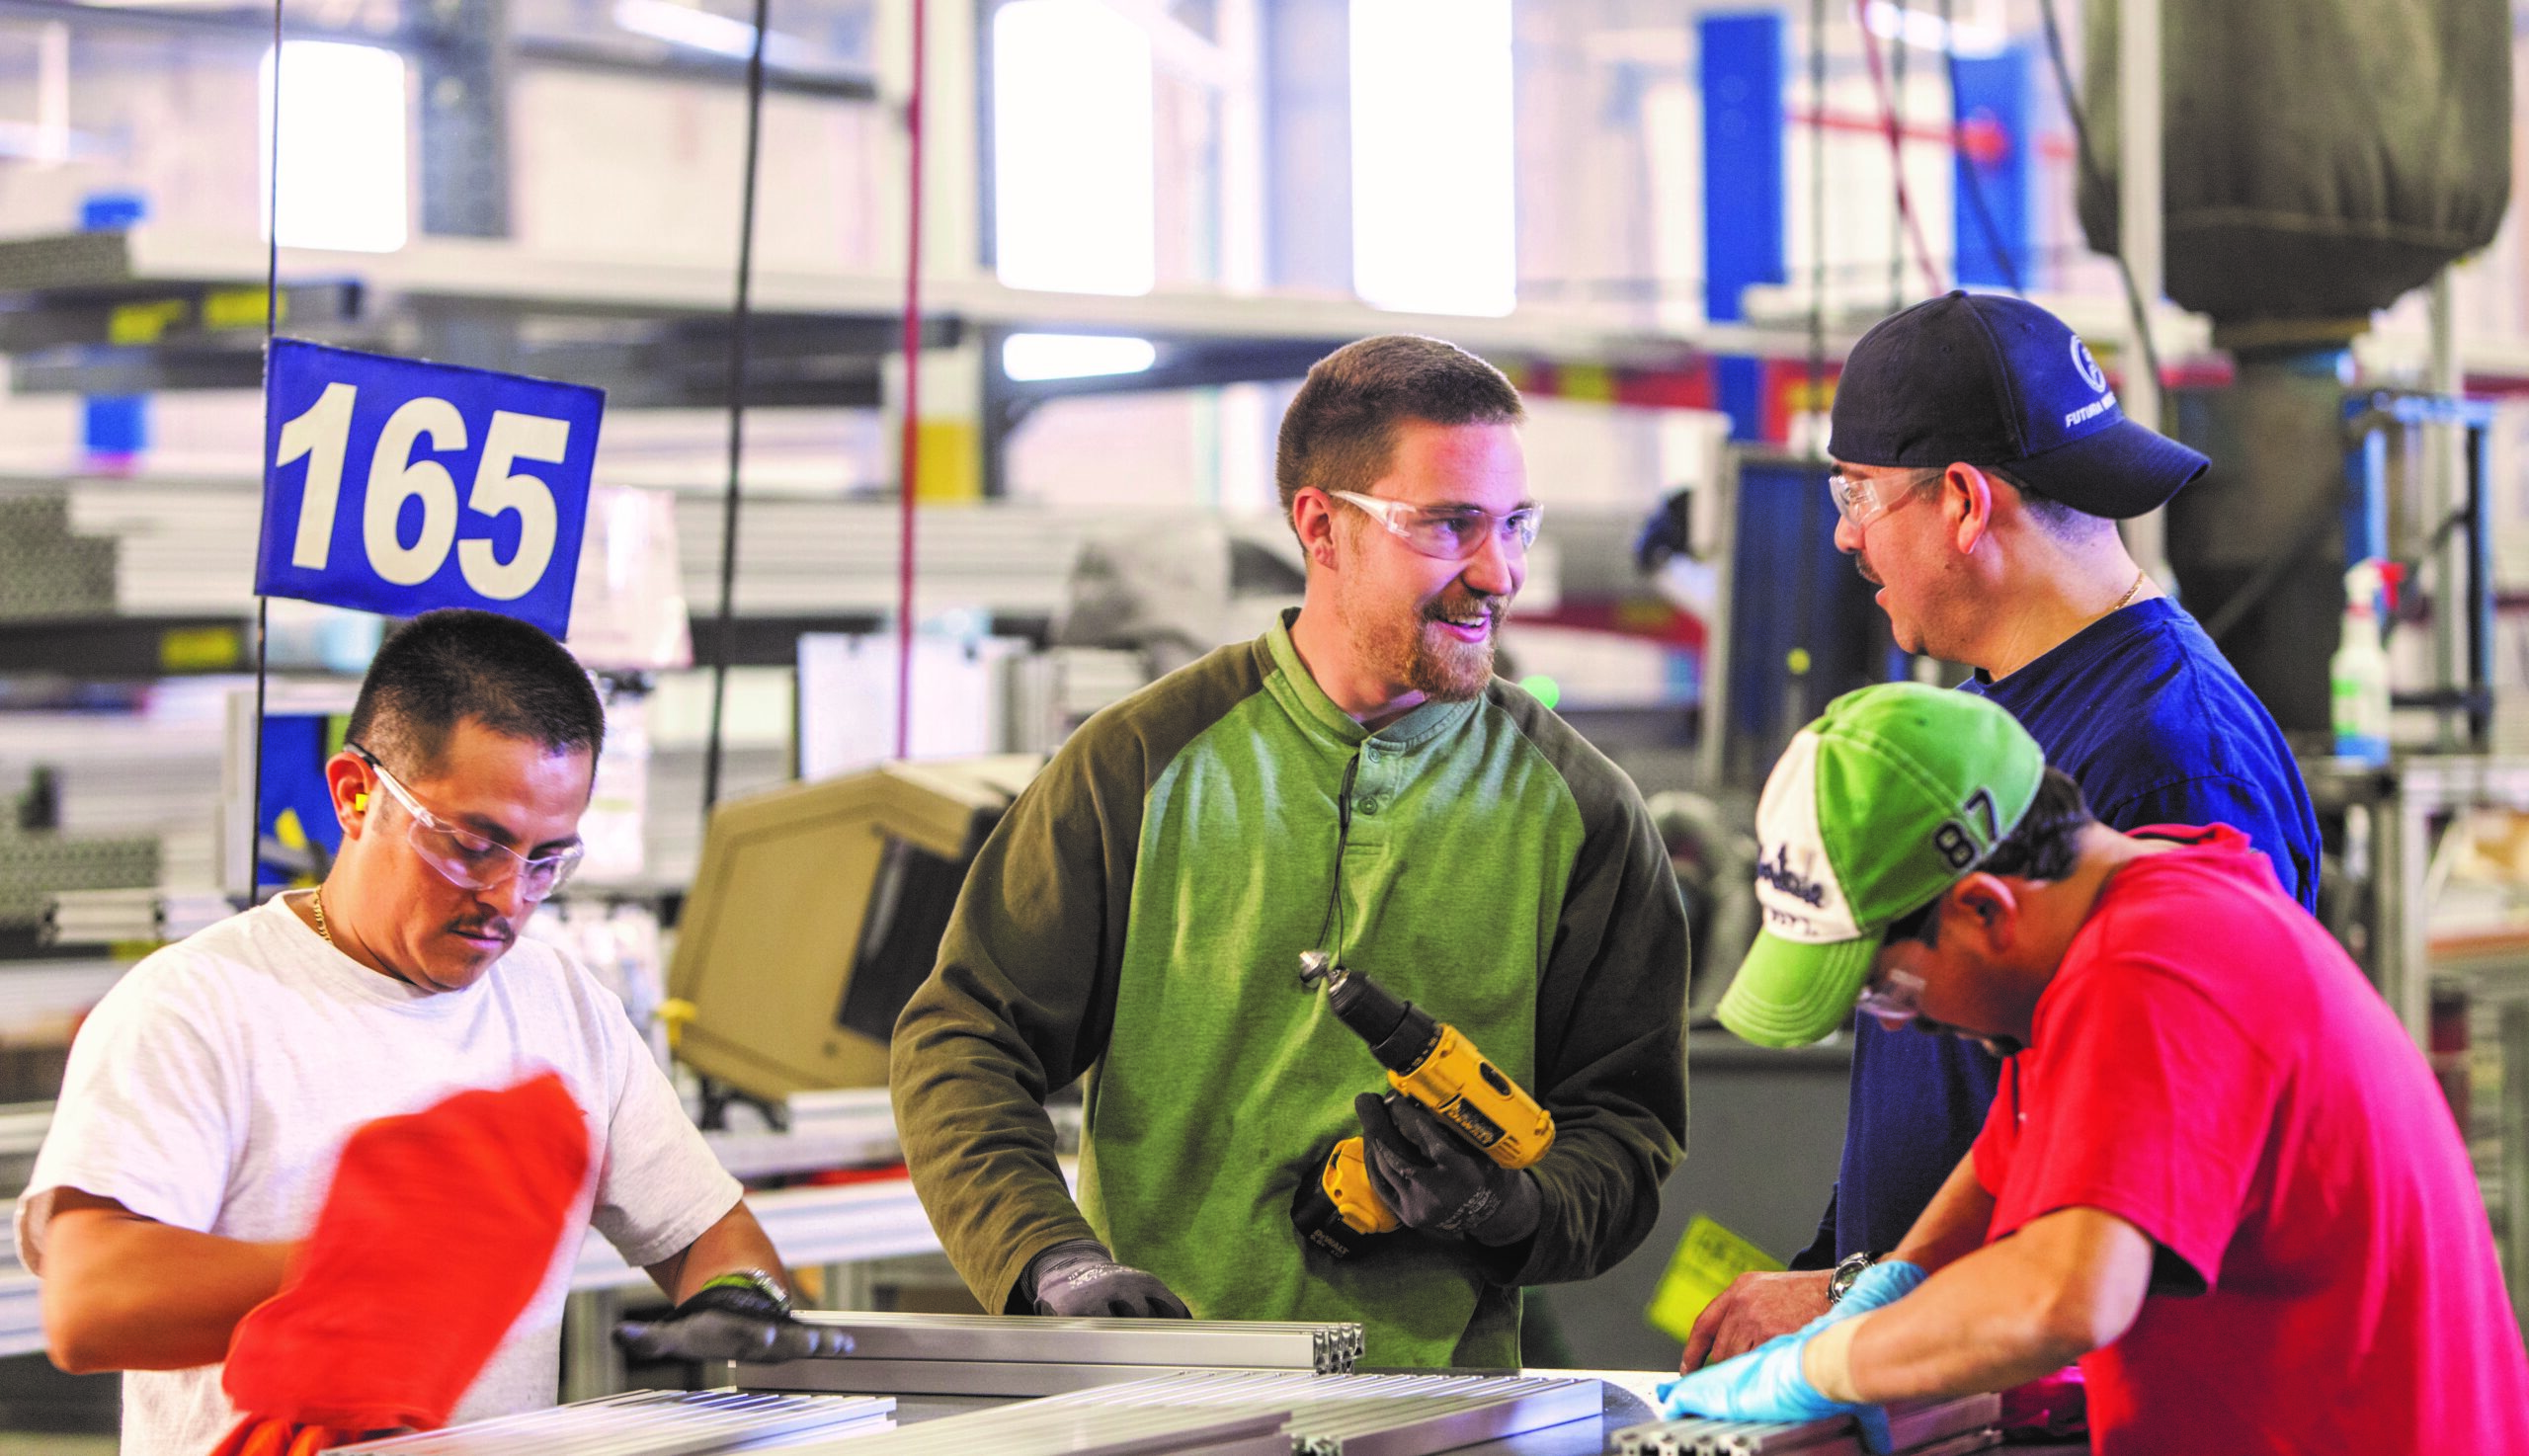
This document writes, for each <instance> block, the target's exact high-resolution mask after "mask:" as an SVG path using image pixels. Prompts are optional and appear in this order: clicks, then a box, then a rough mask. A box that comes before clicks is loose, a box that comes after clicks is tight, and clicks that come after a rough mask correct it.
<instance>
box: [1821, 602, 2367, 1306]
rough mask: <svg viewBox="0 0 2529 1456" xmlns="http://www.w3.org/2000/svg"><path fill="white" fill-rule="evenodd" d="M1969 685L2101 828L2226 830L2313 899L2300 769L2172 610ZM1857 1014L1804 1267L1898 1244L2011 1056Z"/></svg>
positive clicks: (2311, 823)
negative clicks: (1831, 1192) (1829, 1192)
mask: <svg viewBox="0 0 2529 1456" xmlns="http://www.w3.org/2000/svg"><path fill="white" fill-rule="evenodd" d="M1964 690H1965V691H1969V692H1977V693H1982V694H1983V695H1985V696H1986V697H1989V698H1992V699H1993V700H1994V701H1996V702H1998V703H2000V704H2001V705H2002V706H2003V707H2006V708H2008V709H2010V711H2011V716H2013V717H2015V718H2017V719H2019V721H2020V726H2022V727H2024V728H2026V729H2027V730H2028V732H2029V736H2030V737H2032V738H2034V739H2036V740H2037V745H2038V747H2039V748H2041V749H2044V750H2045V751H2046V762H2047V763H2048V764H2050V765H2052V766H2054V767H2055V768H2061V769H2063V770H2064V771H2065V772H2066V773H2068V774H2071V775H2072V777H2073V780H2074V781H2075V782H2077V783H2079V784H2080V786H2081V795H2082V797H2084V798H2086V799H2087V800H2089V805H2090V812H2091V813H2093V814H2095V815H2097V816H2098V819H2099V822H2100V823H2102V824H2105V825H2106V826H2108V827H2109V828H2110V829H2137V828H2140V827H2142V826H2144V825H2147V824H2197V825H2201V824H2217V823H2218V824H2227V825H2230V826H2231V827H2232V828H2234V829H2237V830H2239V831H2240V832H2242V833H2243V834H2245V835H2246V836H2247V837H2248V840H2249V842H2250V843H2251V844H2253V845H2255V846H2256V848H2257V849H2261V850H2263V851H2264V852H2265V856H2266V857H2267V858H2268V859H2270V860H2272V861H2273V862H2274V872H2275V877H2276V878H2277V879H2279V880H2281V881H2282V882H2283V887H2284V888H2285V889H2286V890H2289V891H2291V892H2292V894H2293V895H2294V896H2295V897H2296V898H2297V899H2299V900H2300V902H2301V904H2302V905H2303V906H2304V907H2305V908H2311V909H2315V908H2316V907H2317V904H2318V894H2319V821H2318V816H2317V815H2316V814H2315V813H2313V812H2312V811H2311V809H2310V793H2309V789H2308V788H2307V786H2305V785H2304V784H2303V783H2302V781H2301V769H2300V767H2299V766H2298V765H2297V764H2295V763H2294V762H2293V760H2292V751H2291V749H2289V748H2288V747H2286V746H2285V744H2284V742H2283V734H2282V731H2281V730H2280V729H2278V728H2276V727H2275V726H2274V719H2273V718H2272V717H2271V716H2270V715H2268V714H2267V712H2266V710H2265V706H2264V704H2262V703H2260V702H2258V701H2257V700H2256V698H2255V697H2254V696H2253V695H2251V694H2250V693H2249V691H2248V689H2247V685H2245V684H2243V683H2242V682H2241V681H2240V675H2239V674H2238V673H2236V672H2233V671H2232V670H2231V665H2230V664H2229V663H2228V662H2226V661H2224V660H2223V658H2222V654H2221V652H2220V650H2219V649H2217V648H2216V647H2214V645H2213V639H2212V638H2210V637H2207V636H2205V635H2204V629H2203V628H2202V627H2199V626H2197V625H2196V623H2195V618H2193V617H2191V616H2189V615H2187V614H2186V612H2185V611H2184V610H2182V609H2181V608H2180V607H2178V606H2177V604H2176V603H2174V602H2169V601H2165V600H2162V599H2154V600H2152V601H2149V602H2138V603H2136V604H2134V605H2133V606H2132V607H2126V608H2124V609H2123V610H2120V611H2115V612H2111V613H2109V614H2108V615H2106V616H2104V617H2101V618H2100V619H2098V620H2097V621H2094V622H2092V623H2090V624H2089V625H2088V626H2086V627H2083V628H2082V629H2081V630H2080V632H2078V633H2075V634H2074V635H2073V636H2072V637H2071V638H2070V639H2069V640H2067V641H2065V642H2064V643H2062V644H2061V645H2059V646H2057V647H2056V648H2055V649H2054V650H2053V651H2051V652H2049V653H2047V654H2046V655H2045V656H2043V657H2041V658H2039V659H2037V661H2035V662H2033V663H2030V664H2029V665H2028V666H2026V667H2024V668H2022V669H2020V670H2019V671H2018V672H2016V673H2013V674H2011V675H2010V676H2009V677H2007V678H2004V679H2002V680H2001V681H2000V682H1999V683H1997V682H1993V681H1991V680H1989V679H1987V678H1985V676H1984V675H1983V674H1982V673H1979V674H1978V675H1977V677H1976V680H1975V681H1974V682H1971V683H1969V684H1967V685H1966V687H1965V688H1964ZM1857 1022H1858V1024H1857V1025H1856V1027H1855V1031H1854V1041H1853V1083H1852V1097H1851V1110H1850V1112H1849V1114H1848V1115H1847V1118H1846V1121H1845V1125H1844V1159H1843V1167H1842V1170H1841V1172H1840V1173H1838V1175H1837V1178H1836V1198H1835V1201H1834V1202H1833V1203H1832V1204H1831V1205H1829V1207H1828V1210H1827V1217H1826V1219H1825V1220H1824V1221H1823V1222H1822V1223H1821V1225H1820V1227H1819V1230H1818V1242H1817V1243H1815V1244H1813V1245H1811V1246H1810V1248H1809V1250H1808V1251H1807V1252H1806V1253H1804V1254H1802V1255H1801V1256H1800V1257H1799V1258H1798V1259H1796V1260H1795V1261H1794V1262H1795V1263H1796V1264H1798V1265H1800V1266H1802V1267H1820V1266H1823V1265H1825V1264H1827V1263H1832V1262H1833V1261H1834V1260H1835V1259H1836V1258H1840V1257H1842V1256H1843V1255H1845V1254H1853V1253H1856V1252H1862V1251H1867V1252H1869V1253H1872V1254H1886V1253H1887V1252H1888V1251H1890V1250H1892V1249H1894V1248H1896V1247H1897V1245H1898V1243H1899V1241H1900V1240H1902V1239H1904V1238H1905V1236H1906V1231H1907V1230H1909V1229H1911V1228H1913V1227H1914V1224H1915V1219H1916V1218H1917V1216H1918V1215H1919V1214H1921V1213H1922V1211H1923V1209H1924V1207H1925V1206H1926V1205H1928V1204H1929V1203H1930V1202H1931V1200H1932V1195H1933V1194H1934V1193H1937V1192H1938V1191H1940V1185H1941V1183H1942V1182H1943V1181H1945V1180H1946V1179H1947V1178H1948V1177H1949V1174H1950V1173H1951V1172H1952V1171H1953V1170H1955V1169H1956V1168H1957V1167H1958V1162H1959V1160H1960V1159H1962V1158H1964V1157H1966V1156H1967V1150H1968V1147H1969V1146H1970V1145H1971V1144H1973V1143H1974V1142H1975V1140H1976V1134H1977V1131H1978V1130H1979V1129H1980V1128H1982V1127H1983V1126H1984V1125H1985V1109H1986V1108H1987V1107H1989V1106H1991V1105H1992V1103H1993V1100H1994V1089H1995V1087H1996V1085H1997V1084H1998V1083H1999V1081H2000V1079H2001V1066H2002V1064H2001V1063H2000V1062H1999V1060H1997V1059H1996V1058H1995V1057H1994V1056H1993V1054H1991V1053H1990V1052H1987V1051H1986V1050H1985V1049H1984V1048H1983V1047H1982V1046H1979V1045H1978V1044H1976V1043H1975V1042H1972V1041H1966V1040H1963V1039H1961V1038H1959V1037H1955V1036H1950V1035H1947V1034H1943V1033H1930V1032H1924V1031H1918V1030H1916V1029H1914V1028H1913V1027H1908V1028H1906V1029H1904V1030H1902V1031H1890V1030H1887V1029H1886V1028H1884V1027H1882V1026H1881V1025H1880V1024H1879V1023H1878V1022H1876V1021H1874V1020H1872V1019H1871V1018H1870V1017H1868V1016H1862V1017H1859V1018H1857ZM1831 1246H1832V1249H1833V1253H1832V1254H1830V1247H1831Z"/></svg>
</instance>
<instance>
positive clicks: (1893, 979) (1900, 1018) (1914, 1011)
mask: <svg viewBox="0 0 2529 1456" xmlns="http://www.w3.org/2000/svg"><path fill="white" fill-rule="evenodd" d="M1853 1009H1854V1010H1856V1011H1860V1012H1861V1013H1862V1014H1864V1015H1866V1016H1870V1017H1872V1018H1874V1019H1876V1020H1877V1021H1878V1022H1879V1024H1880V1025H1882V1026H1885V1027H1887V1028H1888V1029H1890V1030H1891V1031H1895V1030H1898V1029H1900V1028H1902V1027H1904V1026H1905V1025H1907V1024H1908V1023H1909V1022H1911V1021H1913V1020H1914V1019H1915V1018H1916V1017H1917V1016H1918V1015H1921V1014H1922V1011H1923V981H1922V978H1921V977H1920V976H1915V975H1909V974H1908V973H1906V972H1904V971H1898V970H1890V971H1883V972H1881V973H1880V974H1879V975H1876V976H1873V977H1871V978H1870V984H1868V985H1866V986H1864V987H1862V989H1861V996H1860V998H1859V999H1858V1000H1856V1001H1855V1002H1854V1003H1853Z"/></svg>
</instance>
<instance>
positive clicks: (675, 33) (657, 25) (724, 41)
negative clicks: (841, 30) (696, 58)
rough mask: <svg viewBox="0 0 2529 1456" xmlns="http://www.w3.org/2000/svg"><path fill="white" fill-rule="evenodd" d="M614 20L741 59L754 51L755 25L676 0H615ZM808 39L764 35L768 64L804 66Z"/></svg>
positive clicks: (630, 28)
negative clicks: (682, 3)
mask: <svg viewBox="0 0 2529 1456" xmlns="http://www.w3.org/2000/svg"><path fill="white" fill-rule="evenodd" d="M614 23H615V25H617V26H619V27H621V28H622V29H624V30H627V31H630V32H631V33H632V34H633V35H636V36H647V37H649V38H650V39H651V40H665V41H667V42H668V43H669V44H671V45H684V46H688V47H690V48H692V49H694V50H707V51H709V52H711V53H712V54H713V55H727V56H734V57H736V58H737V59H739V60H744V59H746V58H747V57H748V56H750V55H753V54H754V53H755V27H753V26H751V25H748V24H747V23H746V22H745V21H742V20H736V19H733V18H731V17H729V16H725V15H714V14H713V13H711V12H710V11H708V10H703V9H700V8H699V7H696V6H693V5H679V4H676V3H675V0H614ZM809 50H810V48H809V46H808V43H807V42H806V41H804V40H797V39H795V38H793V37H790V36H784V35H782V34H781V33H779V32H778V31H769V32H767V33H766V34H765V38H764V60H765V64H767V65H775V66H787V67H789V68H792V69H794V70H795V69H806V68H807V65H808V63H809V61H811V60H812V59H813V57H812V56H811V55H810V53H809Z"/></svg>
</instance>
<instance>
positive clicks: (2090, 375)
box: [2073, 334, 2107, 390]
mask: <svg viewBox="0 0 2529 1456" xmlns="http://www.w3.org/2000/svg"><path fill="white" fill-rule="evenodd" d="M2073 367H2074V368H2077V369H2079V370H2080V371H2081V379H2082V382H2084V383H2086V384H2088V385H2089V386H2090V387H2091V388H2092V389H2099V390H2104V389H2106V388H2107V370H2105V369H2102V368H2100V367H2099V366H2098V361H2097V360H2094V359H2092V358H2090V347H2089V346H2088V345H2086V344H2084V343H2082V342H2081V336H2080V335H2079V334H2075V335H2074V336H2073Z"/></svg>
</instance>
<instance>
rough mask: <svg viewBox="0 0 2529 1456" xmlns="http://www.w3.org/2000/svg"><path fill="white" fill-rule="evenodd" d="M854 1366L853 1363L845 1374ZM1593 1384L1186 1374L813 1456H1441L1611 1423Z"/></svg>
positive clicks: (947, 1420)
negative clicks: (1602, 1416)
mask: <svg viewBox="0 0 2529 1456" xmlns="http://www.w3.org/2000/svg"><path fill="white" fill-rule="evenodd" d="M832 1363H835V1364H838V1365H849V1364H852V1363H855V1362H854V1361H849V1360H847V1361H837V1362H832ZM1603 1402H1604V1397H1603V1394H1602V1393H1601V1390H1600V1387H1599V1382H1597V1381H1595V1380H1591V1379H1586V1378H1558V1377H1536V1376H1464V1375H1317V1374H1313V1373H1310V1372H1303V1371H1276V1370H1250V1371H1238V1370H1187V1371H1180V1372H1177V1373H1174V1374H1170V1375H1165V1376H1160V1377H1156V1378H1152V1379H1148V1380H1141V1381H1134V1382H1129V1383H1124V1384H1117V1385H1106V1386H1101V1387H1099V1388H1097V1389H1094V1390H1085V1391H1079V1392H1075V1393H1073V1394H1071V1395H1065V1396H1056V1397H1052V1398H1049V1399H1046V1400H1040V1401H1033V1402H1029V1403H1027V1404H1024V1405H1019V1406H1008V1407H1002V1408H999V1409H996V1410H991V1411H979V1412H972V1413H969V1414H966V1415H962V1416H947V1417H944V1418H942V1419H939V1420H935V1421H929V1422H926V1423H924V1424H923V1425H920V1426H915V1427H909V1428H902V1429H898V1430H894V1431H880V1432H876V1433H873V1434H870V1435H866V1436H859V1437H855V1438H853V1439H852V1440H851V1441H850V1443H849V1444H848V1445H847V1444H845V1443H843V1442H841V1441H835V1442H826V1441H816V1442H813V1443H811V1444H810V1445H809V1446H806V1447H803V1448H801V1450H802V1452H803V1453H815V1456H965V1453H969V1452H973V1451H977V1450H984V1451H989V1452H991V1453H992V1456H1158V1453H1161V1452H1167V1453H1169V1456H1194V1453H1197V1452H1200V1453H1202V1456H1436V1453H1438V1452H1441V1451H1445V1450H1451V1449H1454V1448H1456V1447H1458V1446H1463V1445H1468V1444H1472V1443H1474V1442H1477V1441H1483V1440H1488V1439H1492V1438H1495V1437H1498V1436H1504V1435H1513V1434H1518V1433H1520V1432H1523V1431H1528V1430H1537V1429H1543V1428H1546V1427H1548V1426H1551V1425H1559V1424H1563V1423H1565V1422H1568V1421H1570V1420H1573V1419H1577V1418H1581V1417H1583V1416H1595V1415H1597V1414H1598V1413H1599V1412H1600V1411H1601V1410H1602V1409H1603Z"/></svg>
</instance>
